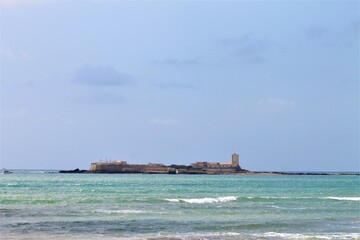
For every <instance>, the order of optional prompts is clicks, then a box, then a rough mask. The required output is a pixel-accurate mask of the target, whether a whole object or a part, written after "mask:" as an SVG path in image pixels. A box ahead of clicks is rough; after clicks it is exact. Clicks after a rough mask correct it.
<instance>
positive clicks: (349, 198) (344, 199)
mask: <svg viewBox="0 0 360 240" xmlns="http://www.w3.org/2000/svg"><path fill="white" fill-rule="evenodd" d="M325 199H333V200H339V201H360V197H326V198H325Z"/></svg>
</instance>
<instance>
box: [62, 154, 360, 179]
mask: <svg viewBox="0 0 360 240" xmlns="http://www.w3.org/2000/svg"><path fill="white" fill-rule="evenodd" d="M59 172H60V173H109V174H116V173H118V174H131V173H133V174H213V175H216V174H217V175H219V174H227V175H230V174H231V175H235V174H242V175H356V176H360V173H328V172H279V171H249V170H246V169H243V168H241V167H240V158H239V154H237V153H233V154H232V155H231V159H230V161H229V162H195V163H192V164H191V165H176V164H172V165H165V164H161V163H148V164H129V163H127V162H126V161H123V160H113V161H100V162H94V163H91V165H90V169H89V170H80V169H79V168H76V169H74V170H61V171H59Z"/></svg>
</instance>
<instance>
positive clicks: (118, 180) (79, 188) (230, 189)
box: [0, 172, 360, 239]
mask: <svg viewBox="0 0 360 240" xmlns="http://www.w3.org/2000/svg"><path fill="white" fill-rule="evenodd" d="M0 220H1V221H0V236H2V237H0V238H4V239H50V238H52V239H360V227H359V226H360V177H359V176H239V175H216V176H209V175H141V174H139V175H121V174H57V173H40V172H37V173H30V172H22V173H13V174H3V175H1V176H0Z"/></svg>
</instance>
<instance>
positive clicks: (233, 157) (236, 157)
mask: <svg viewBox="0 0 360 240" xmlns="http://www.w3.org/2000/svg"><path fill="white" fill-rule="evenodd" d="M231 165H232V166H233V167H238V166H240V160H239V154H237V153H234V154H233V155H231Z"/></svg>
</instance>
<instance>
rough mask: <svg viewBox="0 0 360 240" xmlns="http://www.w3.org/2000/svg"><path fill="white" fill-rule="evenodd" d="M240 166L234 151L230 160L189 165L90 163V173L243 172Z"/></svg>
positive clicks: (116, 162)
mask: <svg viewBox="0 0 360 240" xmlns="http://www.w3.org/2000/svg"><path fill="white" fill-rule="evenodd" d="M244 171H246V170H244V169H242V168H241V167H240V161H239V155H238V154H236V153H234V154H232V156H231V161H230V162H225V163H221V162H196V163H193V164H191V165H190V166H186V165H174V164H173V165H170V166H166V165H164V164H158V163H149V164H128V163H127V162H126V161H120V160H116V161H105V162H95V163H91V166H90V171H89V172H91V173H148V174H233V173H237V172H244Z"/></svg>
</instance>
